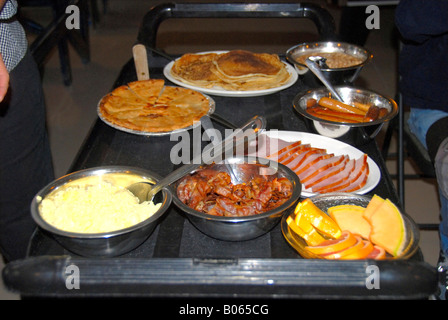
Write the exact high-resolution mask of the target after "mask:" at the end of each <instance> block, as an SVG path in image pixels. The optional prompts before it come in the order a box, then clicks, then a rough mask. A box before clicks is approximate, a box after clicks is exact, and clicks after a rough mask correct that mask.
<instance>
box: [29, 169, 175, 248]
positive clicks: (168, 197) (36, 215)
mask: <svg viewBox="0 0 448 320" xmlns="http://www.w3.org/2000/svg"><path fill="white" fill-rule="evenodd" d="M101 171H103V173H125V171H129V172H130V173H131V174H137V175H138V174H141V175H144V176H145V177H147V178H150V179H153V180H154V181H155V182H156V181H158V180H160V179H161V177H160V176H159V175H158V174H156V173H154V172H152V171H150V170H146V169H143V168H138V167H130V166H101V167H92V168H88V169H82V170H78V171H75V172H72V173H69V174H67V175H64V176H62V177H60V178H58V179H56V180H54V181H52V182H50V183H49V184H48V185H46V186H45V187H44V188H42V189H41V190H40V191H39V192H38V193H37V194H36V195H35V196H34V198H33V200H32V202H31V216H32V217H33V219H34V221H35V222H36V223H37V225H38V226H39V227H41V228H42V229H44V230H46V231H48V232H50V233H52V234H54V235H57V236H62V237H66V238H73V239H107V238H111V237H116V236H120V235H124V234H128V233H131V232H133V231H136V230H138V229H142V228H144V227H145V226H147V225H148V224H150V223H152V222H154V221H156V220H158V219H159V218H160V217H161V216H162V215H163V214H164V213H165V212H166V210H167V209H168V208H169V206H170V204H171V202H172V198H173V197H172V193H171V191H170V189H169V188H164V189H162V192H163V201H162V206H161V207H160V208H159V210H157V211H156V212H155V213H154V214H153V215H151V216H150V217H149V218H148V219H146V220H144V221H142V222H140V223H137V224H135V225H133V226H130V227H128V228H124V229H119V230H115V231H109V232H102V233H78V232H69V231H64V230H61V229H58V228H56V227H54V226H52V225H51V224H49V223H48V222H46V221H45V220H44V219H43V218H42V216H41V215H40V212H39V206H38V202H39V201H41V200H38V199H39V197H40V198H41V199H43V198H44V195H46V194H48V193H49V192H50V191H53V189H54V190H56V189H57V188H59V187H61V186H63V185H64V184H65V183H66V182H69V181H73V179H74V180H76V179H79V178H81V177H87V176H94V175H97V174H98V172H101Z"/></svg>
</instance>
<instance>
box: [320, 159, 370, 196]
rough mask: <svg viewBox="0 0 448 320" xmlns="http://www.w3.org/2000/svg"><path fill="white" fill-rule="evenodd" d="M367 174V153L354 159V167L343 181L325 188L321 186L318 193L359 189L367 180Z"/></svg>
mask: <svg viewBox="0 0 448 320" xmlns="http://www.w3.org/2000/svg"><path fill="white" fill-rule="evenodd" d="M368 175H369V165H368V163H367V155H366V154H364V155H363V156H362V157H360V158H358V159H356V161H355V168H354V169H353V170H352V171H351V173H350V175H349V176H348V177H346V179H345V182H343V183H341V184H339V185H336V186H331V187H327V188H321V190H320V191H319V192H320V193H327V192H352V191H356V190H359V189H361V188H362V187H363V186H364V185H365V184H366V182H367V178H368Z"/></svg>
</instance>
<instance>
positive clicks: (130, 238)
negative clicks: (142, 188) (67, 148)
mask: <svg viewBox="0 0 448 320" xmlns="http://www.w3.org/2000/svg"><path fill="white" fill-rule="evenodd" d="M159 179H160V177H159V176H158V175H156V174H155V173H152V172H150V171H147V170H143V169H138V168H131V167H124V166H108V167H96V168H90V169H85V170H80V171H76V172H73V173H71V174H68V175H65V176H63V177H61V178H59V179H57V180H55V181H53V182H52V183H50V184H49V185H47V186H46V187H44V188H43V189H42V190H40V191H39V192H38V193H37V194H36V196H35V197H34V199H33V201H32V203H31V214H32V217H33V219H34V221H35V222H36V223H37V225H38V226H39V227H40V228H41V229H43V230H45V231H46V232H48V233H49V234H51V235H52V236H53V238H54V239H55V240H56V241H58V242H59V243H60V244H61V245H62V246H63V247H64V248H65V249H67V250H69V251H71V252H73V253H75V254H78V255H80V256H86V257H112V256H119V255H122V254H124V253H127V252H129V251H131V250H133V249H135V248H136V247H138V246H139V245H140V244H142V243H143V242H144V241H145V240H146V239H147V238H148V237H149V236H150V235H151V233H152V232H153V231H154V229H155V227H156V226H157V224H158V222H159V220H160V218H161V217H162V216H163V214H164V213H165V212H166V210H167V209H168V207H169V206H170V205H171V200H172V195H171V192H170V190H169V189H168V188H165V189H163V190H162V191H160V192H159V193H158V194H157V195H156V196H155V197H154V199H153V200H152V201H144V202H140V201H139V200H138V198H137V197H135V196H134V195H133V194H132V193H131V192H130V191H129V190H127V188H126V187H128V186H129V185H131V184H133V183H135V182H140V181H144V182H148V183H152V184H154V183H155V182H157V181H158V180H159Z"/></svg>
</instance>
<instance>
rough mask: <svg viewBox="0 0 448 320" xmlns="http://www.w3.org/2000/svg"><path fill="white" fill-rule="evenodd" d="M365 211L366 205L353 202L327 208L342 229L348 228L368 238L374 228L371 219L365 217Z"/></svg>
mask: <svg viewBox="0 0 448 320" xmlns="http://www.w3.org/2000/svg"><path fill="white" fill-rule="evenodd" d="M364 211H365V208H364V207H361V206H357V205H351V204H344V205H339V206H334V207H330V208H328V210H327V212H328V214H329V215H330V217H331V218H333V220H334V221H336V223H337V224H338V226H339V228H341V230H348V231H350V232H351V233H353V234H357V235H360V236H361V237H362V238H364V239H367V240H368V239H369V237H370V231H371V229H372V228H371V226H370V223H369V221H367V219H365V218H364Z"/></svg>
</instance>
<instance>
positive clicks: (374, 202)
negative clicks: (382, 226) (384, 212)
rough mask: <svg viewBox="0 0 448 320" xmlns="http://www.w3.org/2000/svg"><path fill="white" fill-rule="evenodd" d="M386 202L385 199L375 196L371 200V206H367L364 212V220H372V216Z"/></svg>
mask: <svg viewBox="0 0 448 320" xmlns="http://www.w3.org/2000/svg"><path fill="white" fill-rule="evenodd" d="M383 202H384V199H383V198H381V197H380V196H378V195H376V194H375V195H373V197H372V199H370V201H369V204H368V205H367V207H366V209H365V210H364V218H366V219H367V220H369V219H370V216H371V215H372V214H373V213H374V212H375V210H376V209H378V207H379V206H380V205H382V204H383Z"/></svg>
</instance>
